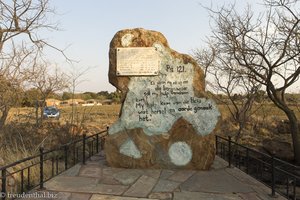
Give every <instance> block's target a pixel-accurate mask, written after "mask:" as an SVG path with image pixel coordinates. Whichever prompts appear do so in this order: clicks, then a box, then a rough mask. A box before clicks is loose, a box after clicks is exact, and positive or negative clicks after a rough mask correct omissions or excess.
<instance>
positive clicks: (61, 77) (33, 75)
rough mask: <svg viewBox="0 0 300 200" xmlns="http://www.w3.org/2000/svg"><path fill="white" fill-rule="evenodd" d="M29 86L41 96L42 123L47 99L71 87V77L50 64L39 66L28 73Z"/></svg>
mask: <svg viewBox="0 0 300 200" xmlns="http://www.w3.org/2000/svg"><path fill="white" fill-rule="evenodd" d="M27 74H28V85H29V86H31V87H33V88H36V89H37V90H38V91H39V92H40V94H41V96H40V99H39V100H40V101H41V102H40V103H39V105H40V111H41V113H40V114H41V121H42V119H43V112H44V106H43V105H45V102H46V99H47V98H49V95H51V94H53V93H55V92H58V91H62V90H64V89H66V88H68V87H69V84H70V83H69V77H68V76H67V75H66V74H65V73H64V72H61V71H60V70H58V68H57V67H52V66H50V64H49V63H45V64H39V65H36V66H34V67H33V68H32V69H31V70H29V71H27Z"/></svg>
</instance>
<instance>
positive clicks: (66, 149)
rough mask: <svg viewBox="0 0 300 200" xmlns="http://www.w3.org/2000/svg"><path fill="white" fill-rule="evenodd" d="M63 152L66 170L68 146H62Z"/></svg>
mask: <svg viewBox="0 0 300 200" xmlns="http://www.w3.org/2000/svg"><path fill="white" fill-rule="evenodd" d="M64 152H65V170H67V169H68V146H67V145H66V146H64Z"/></svg>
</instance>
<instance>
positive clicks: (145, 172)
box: [142, 169, 161, 179]
mask: <svg viewBox="0 0 300 200" xmlns="http://www.w3.org/2000/svg"><path fill="white" fill-rule="evenodd" d="M160 173H161V170H160V169H145V170H143V174H142V175H145V176H150V177H152V178H155V179H158V178H159V176H160Z"/></svg>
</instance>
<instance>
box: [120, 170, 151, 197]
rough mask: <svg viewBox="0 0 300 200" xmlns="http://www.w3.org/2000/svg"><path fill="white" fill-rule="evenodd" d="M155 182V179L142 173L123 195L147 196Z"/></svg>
mask: <svg viewBox="0 0 300 200" xmlns="http://www.w3.org/2000/svg"><path fill="white" fill-rule="evenodd" d="M156 182H157V179H154V178H152V177H149V176H145V175H143V176H141V177H140V178H139V179H138V180H137V181H136V182H135V183H134V184H133V185H132V186H131V187H130V188H129V189H128V190H127V191H126V192H125V193H124V196H130V197H147V196H148V194H149V193H150V192H151V190H152V188H153V187H154V185H155V184H156Z"/></svg>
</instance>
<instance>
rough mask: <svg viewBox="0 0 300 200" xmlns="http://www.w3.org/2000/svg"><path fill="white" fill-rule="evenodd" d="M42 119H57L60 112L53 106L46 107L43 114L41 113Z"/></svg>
mask: <svg viewBox="0 0 300 200" xmlns="http://www.w3.org/2000/svg"><path fill="white" fill-rule="evenodd" d="M43 116H44V118H55V119H59V117H60V112H59V110H58V109H57V108H56V107H54V106H47V107H45V108H44V113H43Z"/></svg>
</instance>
